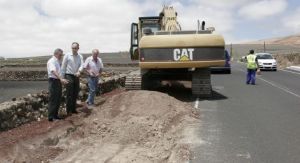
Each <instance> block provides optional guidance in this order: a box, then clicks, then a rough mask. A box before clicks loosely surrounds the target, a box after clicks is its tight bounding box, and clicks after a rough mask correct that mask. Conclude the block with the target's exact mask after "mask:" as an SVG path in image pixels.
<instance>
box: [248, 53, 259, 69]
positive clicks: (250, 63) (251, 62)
mask: <svg viewBox="0 0 300 163" xmlns="http://www.w3.org/2000/svg"><path fill="white" fill-rule="evenodd" d="M255 60H256V55H254V54H249V55H247V69H256V68H257V64H256V61H255Z"/></svg>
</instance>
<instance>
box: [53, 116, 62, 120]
mask: <svg viewBox="0 0 300 163" xmlns="http://www.w3.org/2000/svg"><path fill="white" fill-rule="evenodd" d="M53 119H55V120H62V118H61V117H59V116H56V117H54V118H53Z"/></svg>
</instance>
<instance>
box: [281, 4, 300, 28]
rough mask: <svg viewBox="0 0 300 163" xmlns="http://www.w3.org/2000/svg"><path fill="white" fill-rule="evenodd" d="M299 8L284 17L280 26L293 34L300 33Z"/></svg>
mask: <svg viewBox="0 0 300 163" xmlns="http://www.w3.org/2000/svg"><path fill="white" fill-rule="evenodd" d="M299 20H300V7H299V8H298V9H297V10H296V11H294V12H293V13H292V14H290V15H288V16H286V17H284V18H283V19H282V20H281V24H282V25H283V26H284V27H285V28H287V29H288V30H291V31H292V32H293V33H300V21H299Z"/></svg>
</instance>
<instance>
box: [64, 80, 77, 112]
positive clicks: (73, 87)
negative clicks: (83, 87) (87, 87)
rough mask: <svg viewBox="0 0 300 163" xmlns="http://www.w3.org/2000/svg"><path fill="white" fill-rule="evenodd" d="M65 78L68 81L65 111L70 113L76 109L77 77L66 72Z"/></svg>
mask: <svg viewBox="0 0 300 163" xmlns="http://www.w3.org/2000/svg"><path fill="white" fill-rule="evenodd" d="M65 78H66V79H67V80H68V81H69V83H68V84H67V86H66V93H67V113H72V112H75V111H76V100H77V98H78V93H79V78H78V77H76V76H74V75H70V74H66V77H65Z"/></svg>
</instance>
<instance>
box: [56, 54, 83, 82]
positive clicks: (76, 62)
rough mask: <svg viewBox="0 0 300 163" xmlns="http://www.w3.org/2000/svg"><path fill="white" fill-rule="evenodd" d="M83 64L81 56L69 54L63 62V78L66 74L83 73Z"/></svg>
mask: <svg viewBox="0 0 300 163" xmlns="http://www.w3.org/2000/svg"><path fill="white" fill-rule="evenodd" d="M83 63H84V62H83V57H82V55H81V54H79V53H78V55H73V53H67V54H66V55H65V56H64V58H63V61H62V68H61V76H62V77H64V76H65V74H71V75H75V74H76V73H77V72H79V71H82V69H83Z"/></svg>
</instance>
